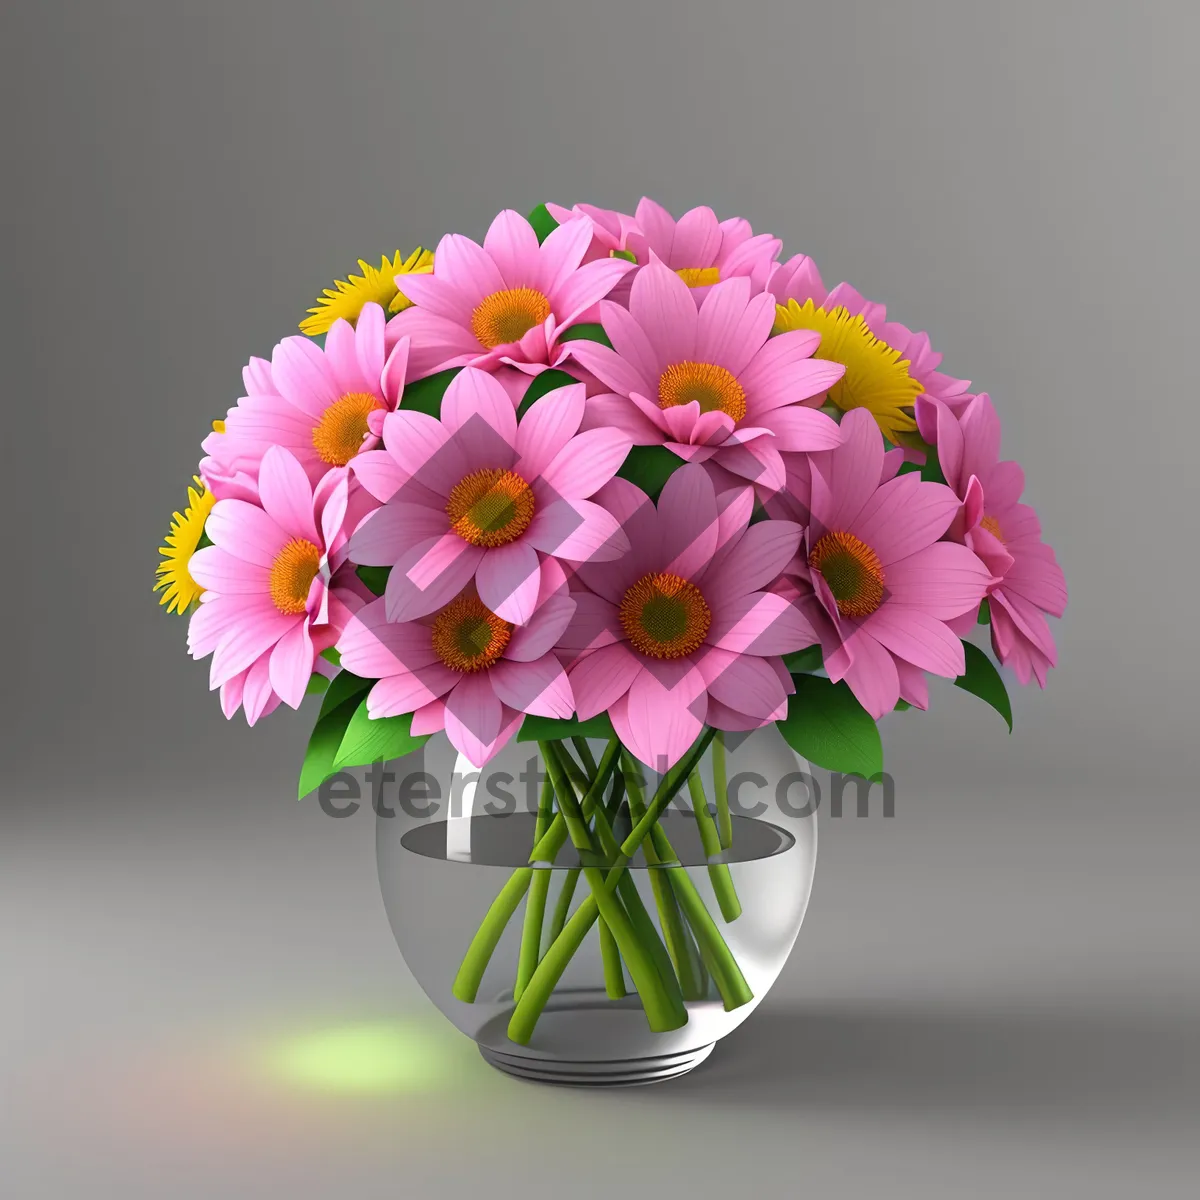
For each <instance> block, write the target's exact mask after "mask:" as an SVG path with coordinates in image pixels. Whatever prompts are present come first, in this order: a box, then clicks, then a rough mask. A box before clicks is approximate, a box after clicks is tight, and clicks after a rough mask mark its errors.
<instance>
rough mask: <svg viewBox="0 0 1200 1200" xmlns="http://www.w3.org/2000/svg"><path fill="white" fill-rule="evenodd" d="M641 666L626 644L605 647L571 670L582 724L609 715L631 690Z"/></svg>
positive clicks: (583, 659)
mask: <svg viewBox="0 0 1200 1200" xmlns="http://www.w3.org/2000/svg"><path fill="white" fill-rule="evenodd" d="M641 669H642V668H641V664H640V662H639V661H638V659H637V657H636V656H635V655H634V654H633V653H632V652H631V651H630V649H629V647H628V646H626V645H625V644H624V643H620V642H618V643H615V644H612V645H608V646H602V647H601V648H600V649H599V650H597V651H595V653H593V654H588V655H586V656H585V657H583V658H581V659H579V661H578V662H576V663H575V665H574V666H573V667H572V668H571V672H570V677H571V690H572V692H573V693H574V696H575V708H576V710H577V711H578V713H579V719H580V720H581V721H587V720H589V719H590V718H592V717H594V716H595V715H596V714H597V713H602V712H606V711H607V710H608V709H610V708H611V707H612V706H613V705H614V704H615V703H616V701H617V700H618V699H620V697H622V696H624V695H625V693H626V692H628V691H629V688H630V685H631V684H632V683H633V681H634V678H635V677H636V676H637V675H638V674H640V673H641Z"/></svg>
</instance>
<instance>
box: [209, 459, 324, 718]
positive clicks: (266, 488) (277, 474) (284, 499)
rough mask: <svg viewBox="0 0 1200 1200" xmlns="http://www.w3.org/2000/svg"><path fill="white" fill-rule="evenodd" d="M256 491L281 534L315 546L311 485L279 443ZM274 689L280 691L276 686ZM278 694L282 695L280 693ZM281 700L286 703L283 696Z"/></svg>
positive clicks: (317, 540) (262, 470)
mask: <svg viewBox="0 0 1200 1200" xmlns="http://www.w3.org/2000/svg"><path fill="white" fill-rule="evenodd" d="M258 493H259V497H260V499H261V500H262V506H263V508H264V509H266V511H267V513H268V514H269V515H270V516H271V517H272V518H273V519H274V520H275V522H276V524H278V526H279V528H280V529H282V530H283V531H284V533H287V534H290V535H291V536H292V537H298V538H304V539H305V540H306V541H309V542H312V543H313V544H314V545H316V544H319V543H320V541H321V538H320V536H319V535H318V534H317V526H316V522H315V521H314V520H313V492H312V485H311V484H310V483H309V482H308V476H307V475H306V474H305V473H304V468H303V467H302V466H301V465H300V464H299V463H298V462H297V461H296V459H295V457H294V456H293V455H291V454H289V453H288V452H287V451H286V450H285V449H284V448H283V447H282V446H272V447H271V448H270V449H269V450H268V451H267V452H266V454H264V455H263V460H262V466H260V467H259V469H258ZM209 536H211V534H210V535H209ZM275 690H276V691H277V692H279V688H275ZM279 694H280V695H281V696H283V693H282V692H279ZM284 702H285V703H287V697H286V696H284ZM292 707H293V708H294V707H295V705H293V706H292Z"/></svg>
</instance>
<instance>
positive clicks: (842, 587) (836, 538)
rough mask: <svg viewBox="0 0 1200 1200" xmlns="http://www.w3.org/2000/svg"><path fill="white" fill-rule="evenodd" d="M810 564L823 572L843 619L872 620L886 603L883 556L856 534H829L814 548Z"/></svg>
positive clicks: (809, 559)
mask: <svg viewBox="0 0 1200 1200" xmlns="http://www.w3.org/2000/svg"><path fill="white" fill-rule="evenodd" d="M808 565H809V566H810V567H812V569H813V570H814V571H820V572H821V575H822V576H823V577H824V579H825V582H826V583H827V584H829V590H830V591H831V592H832V593H833V598H834V599H835V600H836V601H837V609H838V612H839V613H841V615H842V616H843V617H869V616H870V615H871V614H872V613H873V612H874V611H875V610H876V609H877V608H878V607H879V606H880V605H881V604H882V603H883V565H882V564H881V563H880V561H879V555H878V554H876V553H875V551H874V550H872V549H871V547H870V546H868V545H867V544H866V542H861V541H859V539H858V538H856V537H855V536H854V534H852V533H841V532H836V533H827V534H825V536H824V537H823V538H821V539H820V541H818V542H817V544H816V545H815V546H814V547H813V548H812V553H811V554H810V555H809V556H808Z"/></svg>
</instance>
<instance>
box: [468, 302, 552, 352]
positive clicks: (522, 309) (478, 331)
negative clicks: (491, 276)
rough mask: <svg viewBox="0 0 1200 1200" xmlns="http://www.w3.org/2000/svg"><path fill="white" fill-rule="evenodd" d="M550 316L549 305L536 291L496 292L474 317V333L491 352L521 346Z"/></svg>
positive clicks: (472, 316) (474, 313) (472, 318)
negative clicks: (515, 345) (509, 345)
mask: <svg viewBox="0 0 1200 1200" xmlns="http://www.w3.org/2000/svg"><path fill="white" fill-rule="evenodd" d="M549 315H550V301H549V300H548V299H547V298H546V297H545V296H543V295H542V293H541V292H539V291H537V290H536V289H535V288H506V289H505V290H504V291H502V292H493V293H492V294H491V295H490V296H485V297H484V299H483V301H482V302H481V303H480V304H479V305H478V306H477V307H476V309H475V311H474V312H473V313H471V329H472V331H473V332H474V334H475V336H476V337H477V338H478V339H479V340H480V342H481V343H482V344H483V345H485V346H486V347H487V348H488V349H489V350H491V349H492V347H494V346H506V345H507V344H508V343H509V342H519V341H520V340H521V339H522V338H523V337H524V336H525V335H526V334H527V333H528V332H529V331H530V330H531V329H532V328H533V327H534V326H535V325H541V324H542V322H543V321H545V319H546V318H547V317H548V316H549Z"/></svg>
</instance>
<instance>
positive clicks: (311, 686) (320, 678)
mask: <svg viewBox="0 0 1200 1200" xmlns="http://www.w3.org/2000/svg"><path fill="white" fill-rule="evenodd" d="M328 687H329V676H328V675H317V674H315V673H314V674H313V675H311V676H310V677H309V680H308V686H307V687H306V688H305V689H304V694H305V695H306V696H319V695H320V694H321V693H322V692H323V691H325V690H326V689H327V688H328Z"/></svg>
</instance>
